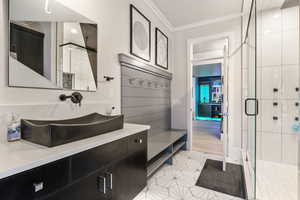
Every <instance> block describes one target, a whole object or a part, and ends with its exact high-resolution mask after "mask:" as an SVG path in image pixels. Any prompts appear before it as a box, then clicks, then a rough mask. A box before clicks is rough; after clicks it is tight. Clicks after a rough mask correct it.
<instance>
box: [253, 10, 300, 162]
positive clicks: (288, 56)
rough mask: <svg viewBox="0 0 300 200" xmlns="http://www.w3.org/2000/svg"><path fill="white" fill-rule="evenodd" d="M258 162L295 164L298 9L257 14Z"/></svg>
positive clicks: (297, 100) (297, 116) (297, 95)
mask: <svg viewBox="0 0 300 200" xmlns="http://www.w3.org/2000/svg"><path fill="white" fill-rule="evenodd" d="M257 19H258V23H257V25H258V27H257V28H258V30H257V33H258V35H257V64H258V66H257V67H258V69H257V77H258V78H257V91H258V92H257V98H258V99H259V101H260V104H259V105H260V109H259V110H260V112H259V116H258V119H257V135H258V136H259V137H257V138H258V140H257V155H258V159H261V160H265V161H272V162H280V163H284V164H292V165H296V164H297V159H298V156H297V153H298V151H297V142H298V141H297V134H299V130H297V125H299V121H298V120H299V108H300V106H299V105H300V104H299V91H298V90H299V8H298V7H293V8H287V9H272V10H268V11H260V12H259V13H258V17H257Z"/></svg>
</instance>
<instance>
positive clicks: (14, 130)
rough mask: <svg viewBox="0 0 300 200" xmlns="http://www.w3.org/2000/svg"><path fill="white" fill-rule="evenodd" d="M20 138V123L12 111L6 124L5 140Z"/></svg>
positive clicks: (11, 140)
mask: <svg viewBox="0 0 300 200" xmlns="http://www.w3.org/2000/svg"><path fill="white" fill-rule="evenodd" d="M20 139H21V124H20V120H19V119H18V117H17V116H16V115H14V114H13V113H12V115H11V119H10V121H9V122H8V125H7V141H8V142H14V141H17V140H20Z"/></svg>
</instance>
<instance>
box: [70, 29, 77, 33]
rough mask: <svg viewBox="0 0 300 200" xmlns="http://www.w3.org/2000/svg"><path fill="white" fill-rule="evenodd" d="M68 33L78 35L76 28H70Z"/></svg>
mask: <svg viewBox="0 0 300 200" xmlns="http://www.w3.org/2000/svg"><path fill="white" fill-rule="evenodd" d="M70 32H71V33H72V34H78V30H77V29H76V28H72V29H71V30H70Z"/></svg>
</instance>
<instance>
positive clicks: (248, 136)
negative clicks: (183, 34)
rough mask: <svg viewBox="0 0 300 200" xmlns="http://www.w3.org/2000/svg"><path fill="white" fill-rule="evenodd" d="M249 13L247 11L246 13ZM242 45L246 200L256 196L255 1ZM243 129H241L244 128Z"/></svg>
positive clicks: (246, 21)
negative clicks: (246, 177) (246, 176)
mask: <svg viewBox="0 0 300 200" xmlns="http://www.w3.org/2000/svg"><path fill="white" fill-rule="evenodd" d="M248 12H249V11H248ZM244 22H245V24H244V29H245V31H244V45H243V58H244V59H243V74H244V75H243V79H244V80H243V83H244V85H243V100H244V114H243V115H244V116H243V118H244V123H243V126H244V127H246V128H245V129H244V133H245V138H244V151H245V160H246V162H247V170H248V171H247V172H245V173H247V174H248V177H249V179H251V180H250V182H248V185H251V188H247V190H248V191H247V192H248V199H255V196H256V118H257V115H258V101H257V65H256V1H255V0H253V1H252V3H251V7H250V12H249V15H248V16H247V18H246V19H245V20H244ZM244 127H243V128H244Z"/></svg>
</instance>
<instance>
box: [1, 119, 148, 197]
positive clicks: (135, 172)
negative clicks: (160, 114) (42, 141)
mask: <svg viewBox="0 0 300 200" xmlns="http://www.w3.org/2000/svg"><path fill="white" fill-rule="evenodd" d="M149 129H150V127H149V126H143V125H134V124H124V128H123V129H121V130H117V131H113V132H109V133H107V134H103V135H99V136H95V137H92V138H88V139H84V140H80V141H76V142H73V143H69V144H64V145H60V146H57V147H54V148H48V147H43V146H40V145H36V144H33V143H30V142H26V141H20V142H16V143H5V144H2V145H1V146H0V196H1V200H33V199H43V200H66V199H72V200H82V199H85V200H94V199H95V200H96V199H97V200H132V199H133V198H134V197H135V196H136V195H137V194H138V193H139V192H140V191H141V190H142V189H143V188H144V187H145V186H146V181H147V168H146V163H147V133H148V130H149Z"/></svg>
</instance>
